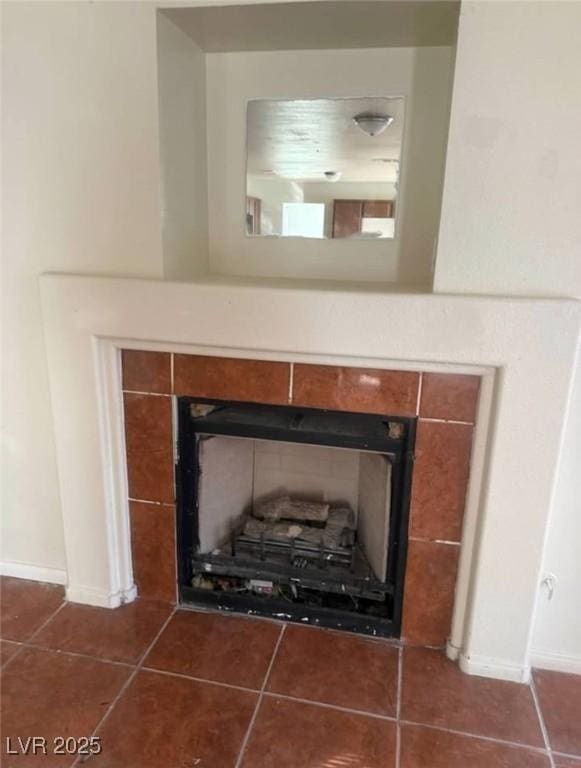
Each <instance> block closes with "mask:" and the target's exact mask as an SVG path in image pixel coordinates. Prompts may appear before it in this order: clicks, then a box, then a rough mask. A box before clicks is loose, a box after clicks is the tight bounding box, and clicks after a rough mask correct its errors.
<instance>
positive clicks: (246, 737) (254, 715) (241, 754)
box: [234, 624, 286, 768]
mask: <svg viewBox="0 0 581 768" xmlns="http://www.w3.org/2000/svg"><path fill="white" fill-rule="evenodd" d="M285 630H286V624H283V625H282V628H281V630H280V634H279V636H278V640H277V641H276V645H275V646H274V651H273V652H272V657H271V659H270V664H269V665H268V669H267V670H266V674H265V675H264V680H263V681H262V688H261V689H260V692H259V694H258V699H257V701H256V706H255V707H254V712H253V713H252V717H251V718H250V722H249V723H248V728H247V729H246V733H245V734H244V738H243V739H242V744H241V746H240V752H239V753H238V759H237V760H236V763H235V764H234V768H240V766H241V765H242V759H243V758H244V753H245V751H246V747H247V745H248V742H249V740H250V734H251V733H252V729H253V728H254V723H255V721H256V718H257V717H258V710H259V709H260V704H261V702H262V699H263V698H264V692H265V690H266V686H267V684H268V680H269V678H270V673H271V671H272V668H273V666H274V661H275V659H276V657H277V654H278V649H279V648H280V644H281V643H282V638H283V637H284V633H285Z"/></svg>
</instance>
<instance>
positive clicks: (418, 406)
mask: <svg viewBox="0 0 581 768" xmlns="http://www.w3.org/2000/svg"><path fill="white" fill-rule="evenodd" d="M419 374H420V378H419V381H418V397H417V400H416V416H417V418H419V417H420V405H421V402H422V385H423V383H424V374H423V371H419Z"/></svg>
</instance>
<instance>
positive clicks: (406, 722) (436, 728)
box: [399, 720, 548, 755]
mask: <svg viewBox="0 0 581 768" xmlns="http://www.w3.org/2000/svg"><path fill="white" fill-rule="evenodd" d="M399 722H400V723H401V724H402V725H413V726H416V727H417V728H428V729H430V730H432V731H442V732H444V733H452V734H454V736H467V737H468V738H469V739H482V741H490V742H492V743H493V744H502V745H504V746H506V747H517V748H519V749H528V750H529V751H530V752H538V753H539V754H541V755H546V754H548V752H547V749H546V748H545V747H535V746H533V745H532V744H524V743H523V742H520V741H510V740H508V739H498V738H496V737H495V736H483V735H482V734H480V733H473V732H471V731H459V730H457V729H456V728H445V727H444V726H443V725H432V724H431V723H420V722H417V721H416V720H400V721H399Z"/></svg>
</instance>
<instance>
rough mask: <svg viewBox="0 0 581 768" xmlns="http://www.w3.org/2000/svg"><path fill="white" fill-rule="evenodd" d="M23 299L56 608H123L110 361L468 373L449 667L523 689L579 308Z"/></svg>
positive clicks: (189, 295)
mask: <svg viewBox="0 0 581 768" xmlns="http://www.w3.org/2000/svg"><path fill="white" fill-rule="evenodd" d="M41 294H42V304H43V315H44V324H45V335H46V345H47V354H48V364H49V374H50V385H51V397H52V406H53V417H54V426H55V436H56V449H57V460H58V470H59V483H60V493H61V505H62V515H63V527H64V537H65V547H66V555H67V570H68V587H67V596H68V597H69V599H71V600H73V601H77V602H85V603H90V604H94V605H104V606H109V607H114V606H116V605H118V604H119V603H120V602H122V601H124V600H130V599H132V598H133V597H134V595H135V588H134V585H133V575H132V570H131V556H130V537H129V516H128V506H127V479H126V470H125V461H124V454H125V446H124V437H123V409H122V396H121V369H120V349H122V348H125V349H128V348H134V349H150V350H158V351H171V352H185V353H190V354H205V355H223V356H230V357H243V358H244V357H246V358H260V359H272V360H287V361H290V362H307V363H309V362H315V363H328V364H341V365H352V366H354V365H356V366H358V367H375V368H378V367H381V368H389V369H392V370H398V369H400V370H416V371H446V372H454V373H473V374H477V375H479V376H482V394H481V398H480V406H479V413H478V418H477V430H476V437H475V445H474V452H473V461H472V471H471V477H470V486H469V491H468V500H467V508H466V519H465V525H464V532H463V539H462V550H461V558H460V572H459V580H458V585H457V591H456V603H455V612H454V621H453V627H452V635H451V639H450V645H449V653H450V654H454V653H456V654H457V655H459V657H460V663H461V665H462V667H463V668H464V669H465V670H466V671H467V672H471V673H475V674H483V675H490V676H494V677H503V678H506V679H513V680H525V679H527V678H528V675H529V670H530V667H529V650H530V649H529V642H530V629H531V623H532V618H533V614H534V608H535V601H536V596H537V583H538V575H539V569H540V564H541V557H542V550H543V544H544V538H545V531H546V526H547V521H548V517H549V513H550V506H551V499H552V492H553V486H554V481H555V477H556V472H557V468H558V460H559V451H560V446H561V438H562V432H563V425H564V423H565V420H566V415H567V408H568V400H569V396H570V387H571V380H572V375H573V370H574V363H575V354H576V348H577V344H578V339H579V331H580V325H581V305H579V304H578V303H576V302H574V301H568V300H532V299H516V298H515V299H507V298H491V297H476V296H443V295H427V294H409V295H407V294H391V295H390V294H384V293H373V292H371V291H369V290H368V291H366V292H365V293H357V292H350V291H346V290H341V289H337V290H329V289H326V290H320V291H319V290H316V289H304V290H302V289H293V290H289V289H285V288H274V287H268V288H267V287H256V286H255V287H253V286H229V285H219V284H218V285H208V284H193V283H190V284H186V283H169V282H155V281H143V280H133V279H117V278H94V277H80V276H73V275H46V276H43V277H42V278H41ZM508 587H510V588H508ZM508 618H509V619H510V620H507V619H508Z"/></svg>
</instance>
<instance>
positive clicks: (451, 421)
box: [420, 416, 474, 427]
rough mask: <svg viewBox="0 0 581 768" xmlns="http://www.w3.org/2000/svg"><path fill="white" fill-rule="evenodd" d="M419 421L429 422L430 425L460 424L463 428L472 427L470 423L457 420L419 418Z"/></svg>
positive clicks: (472, 424) (472, 423)
mask: <svg viewBox="0 0 581 768" xmlns="http://www.w3.org/2000/svg"><path fill="white" fill-rule="evenodd" d="M420 420H421V421H429V422H430V423H432V424H462V425H463V426H465V427H473V426H474V422H472V421H460V420H459V419H436V418H435V417H433V416H421V417H420Z"/></svg>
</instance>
